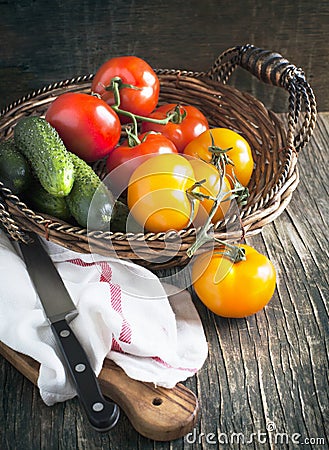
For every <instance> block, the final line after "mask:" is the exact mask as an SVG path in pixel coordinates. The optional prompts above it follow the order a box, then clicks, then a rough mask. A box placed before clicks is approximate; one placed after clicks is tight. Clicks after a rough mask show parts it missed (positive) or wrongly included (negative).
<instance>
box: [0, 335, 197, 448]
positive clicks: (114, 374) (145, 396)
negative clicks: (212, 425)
mask: <svg viewBox="0 0 329 450" xmlns="http://www.w3.org/2000/svg"><path fill="white" fill-rule="evenodd" d="M0 354H1V355H2V356H3V357H4V358H5V359H6V360H7V361H8V362H10V364H12V365H13V366H14V367H15V368H16V369H17V370H18V371H19V372H20V373H21V374H22V375H24V376H25V377H26V378H27V379H28V380H30V381H31V382H32V383H33V384H35V385H37V382H38V374H39V363H37V362H36V361H34V360H33V359H32V358H30V357H28V356H26V355H22V354H21V353H18V352H15V351H14V350H12V349H11V348H9V347H7V346H6V345H5V344H3V343H2V342H0ZM98 380H99V383H100V387H101V389H102V392H103V394H104V395H105V396H106V397H108V398H110V399H112V400H113V401H114V402H115V403H117V404H118V405H119V407H120V408H121V410H123V411H124V412H125V414H126V416H127V417H128V418H129V421H130V423H131V424H132V426H133V427H134V429H135V430H136V431H138V433H140V434H141V435H143V436H145V437H147V438H149V439H154V440H156V441H170V440H174V439H178V438H179V437H182V436H185V435H186V434H187V433H189V432H190V431H191V429H192V427H193V426H194V425H195V423H196V420H197V415H198V409H199V408H198V399H197V398H196V396H195V394H193V392H191V391H190V390H189V389H187V388H186V386H184V385H183V384H181V383H178V384H177V385H176V386H175V387H174V388H173V389H165V388H162V387H160V386H159V387H156V386H155V385H154V384H153V383H142V382H140V381H137V380H133V379H131V378H129V377H128V376H127V375H126V374H125V372H124V371H123V370H122V369H121V368H120V367H119V366H117V365H116V364H115V363H114V362H113V361H111V360H109V359H106V360H105V362H104V365H103V368H102V370H101V372H100V374H99V376H98Z"/></svg>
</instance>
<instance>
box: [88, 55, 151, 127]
mask: <svg viewBox="0 0 329 450" xmlns="http://www.w3.org/2000/svg"><path fill="white" fill-rule="evenodd" d="M115 77H119V78H120V79H121V81H122V83H124V84H128V85H132V86H134V87H135V88H133V87H122V88H121V89H120V109H123V110H125V111H129V112H131V113H133V114H138V115H141V116H147V115H148V114H150V113H151V112H152V111H153V110H154V108H155V107H156V105H157V103H158V99H159V91H160V82H159V79H158V77H157V75H156V73H155V72H154V70H153V69H152V67H150V66H149V65H148V64H147V62H145V61H144V60H143V59H141V58H137V57H136V56H119V57H117V58H112V59H110V60H108V61H106V62H105V63H104V64H103V65H102V66H101V67H100V68H99V69H98V70H97V72H96V74H95V77H94V79H93V81H92V85H91V90H92V92H95V93H97V94H99V95H100V96H101V98H102V99H103V100H104V101H105V102H106V103H108V104H109V105H113V104H114V97H113V92H112V91H110V90H106V89H105V88H106V87H107V86H109V85H110V84H111V80H112V79H113V78H115ZM120 119H121V120H122V121H123V122H127V120H124V118H123V117H121V116H120ZM128 121H129V119H128Z"/></svg>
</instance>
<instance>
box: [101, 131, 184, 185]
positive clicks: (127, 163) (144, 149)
mask: <svg viewBox="0 0 329 450" xmlns="http://www.w3.org/2000/svg"><path fill="white" fill-rule="evenodd" d="M138 139H139V141H140V143H136V144H135V145H132V146H130V145H129V139H126V140H125V141H124V142H123V143H122V144H121V145H119V146H118V147H116V148H115V149H114V150H113V151H112V152H111V154H110V155H109V157H108V158H107V161H106V170H107V173H108V174H109V179H110V183H111V187H112V189H113V190H115V192H116V193H117V194H120V193H121V192H123V191H124V190H125V189H126V188H127V187H128V183H129V179H130V177H131V175H132V173H133V172H134V170H135V169H136V168H137V167H138V166H139V165H140V164H141V163H142V162H144V161H145V160H146V159H147V158H150V157H153V156H155V155H162V154H166V153H177V149H176V147H175V145H174V143H173V142H171V141H170V140H169V139H167V138H166V137H165V136H163V135H162V134H161V133H153V132H150V133H143V134H141V135H139V136H138Z"/></svg>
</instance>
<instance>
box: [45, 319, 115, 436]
mask: <svg viewBox="0 0 329 450" xmlns="http://www.w3.org/2000/svg"><path fill="white" fill-rule="evenodd" d="M51 328H52V330H53V332H54V335H55V337H56V340H57V342H58V344H59V347H60V349H61V352H62V354H63V356H64V358H65V360H66V362H67V365H68V368H69V371H70V374H71V376H72V378H73V380H74V382H75V386H76V390H77V394H78V397H79V399H80V402H81V404H82V405H83V407H84V409H85V412H86V414H87V417H88V420H89V422H90V423H91V425H92V426H93V427H94V428H95V429H96V430H97V431H108V430H110V429H111V428H113V427H114V426H115V424H116V423H117V421H118V419H119V415H120V409H119V407H118V405H117V404H115V403H112V402H108V401H107V400H105V398H104V397H103V394H102V393H101V391H100V388H99V384H98V380H97V378H96V375H95V373H94V371H93V370H92V368H91V366H90V363H89V361H88V357H87V355H86V353H85V351H84V350H83V348H82V346H81V344H80V343H79V341H78V339H77V338H76V337H75V335H74V333H73V331H72V329H71V328H70V327H69V325H68V323H67V322H66V320H59V321H58V322H54V323H52V324H51Z"/></svg>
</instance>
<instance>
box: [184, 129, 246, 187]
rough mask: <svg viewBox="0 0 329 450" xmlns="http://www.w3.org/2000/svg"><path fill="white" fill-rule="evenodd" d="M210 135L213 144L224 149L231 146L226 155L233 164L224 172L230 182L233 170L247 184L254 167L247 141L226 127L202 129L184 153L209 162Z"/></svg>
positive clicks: (243, 183) (241, 181) (210, 157)
mask: <svg viewBox="0 0 329 450" xmlns="http://www.w3.org/2000/svg"><path fill="white" fill-rule="evenodd" d="M211 136H212V137H213V139H214V145H215V146H216V147H220V148H221V149H223V150H225V149H228V148H230V147H232V149H231V150H229V151H228V152H227V156H228V157H229V158H230V160H231V161H232V162H233V164H234V165H233V166H232V165H231V164H228V165H227V166H226V173H227V175H228V178H229V180H230V182H231V184H232V181H231V177H232V176H233V171H234V174H235V176H236V178H237V179H238V180H239V181H240V183H241V184H242V185H243V186H247V185H248V183H249V181H250V178H251V174H252V171H253V167H254V161H253V157H252V153H251V149H250V145H249V143H248V142H247V141H246V139H244V138H243V137H242V136H240V134H238V133H236V132H235V131H232V130H230V129H228V128H212V129H210V130H206V131H204V132H203V133H202V134H200V136H198V137H197V138H196V139H194V140H193V141H191V142H190V143H189V144H188V145H187V146H186V147H185V149H184V152H183V153H184V154H185V155H190V156H194V157H196V158H200V159H202V160H203V161H206V162H211V160H212V153H211V152H210V151H209V147H210V146H212V145H213V144H212V140H211Z"/></svg>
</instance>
